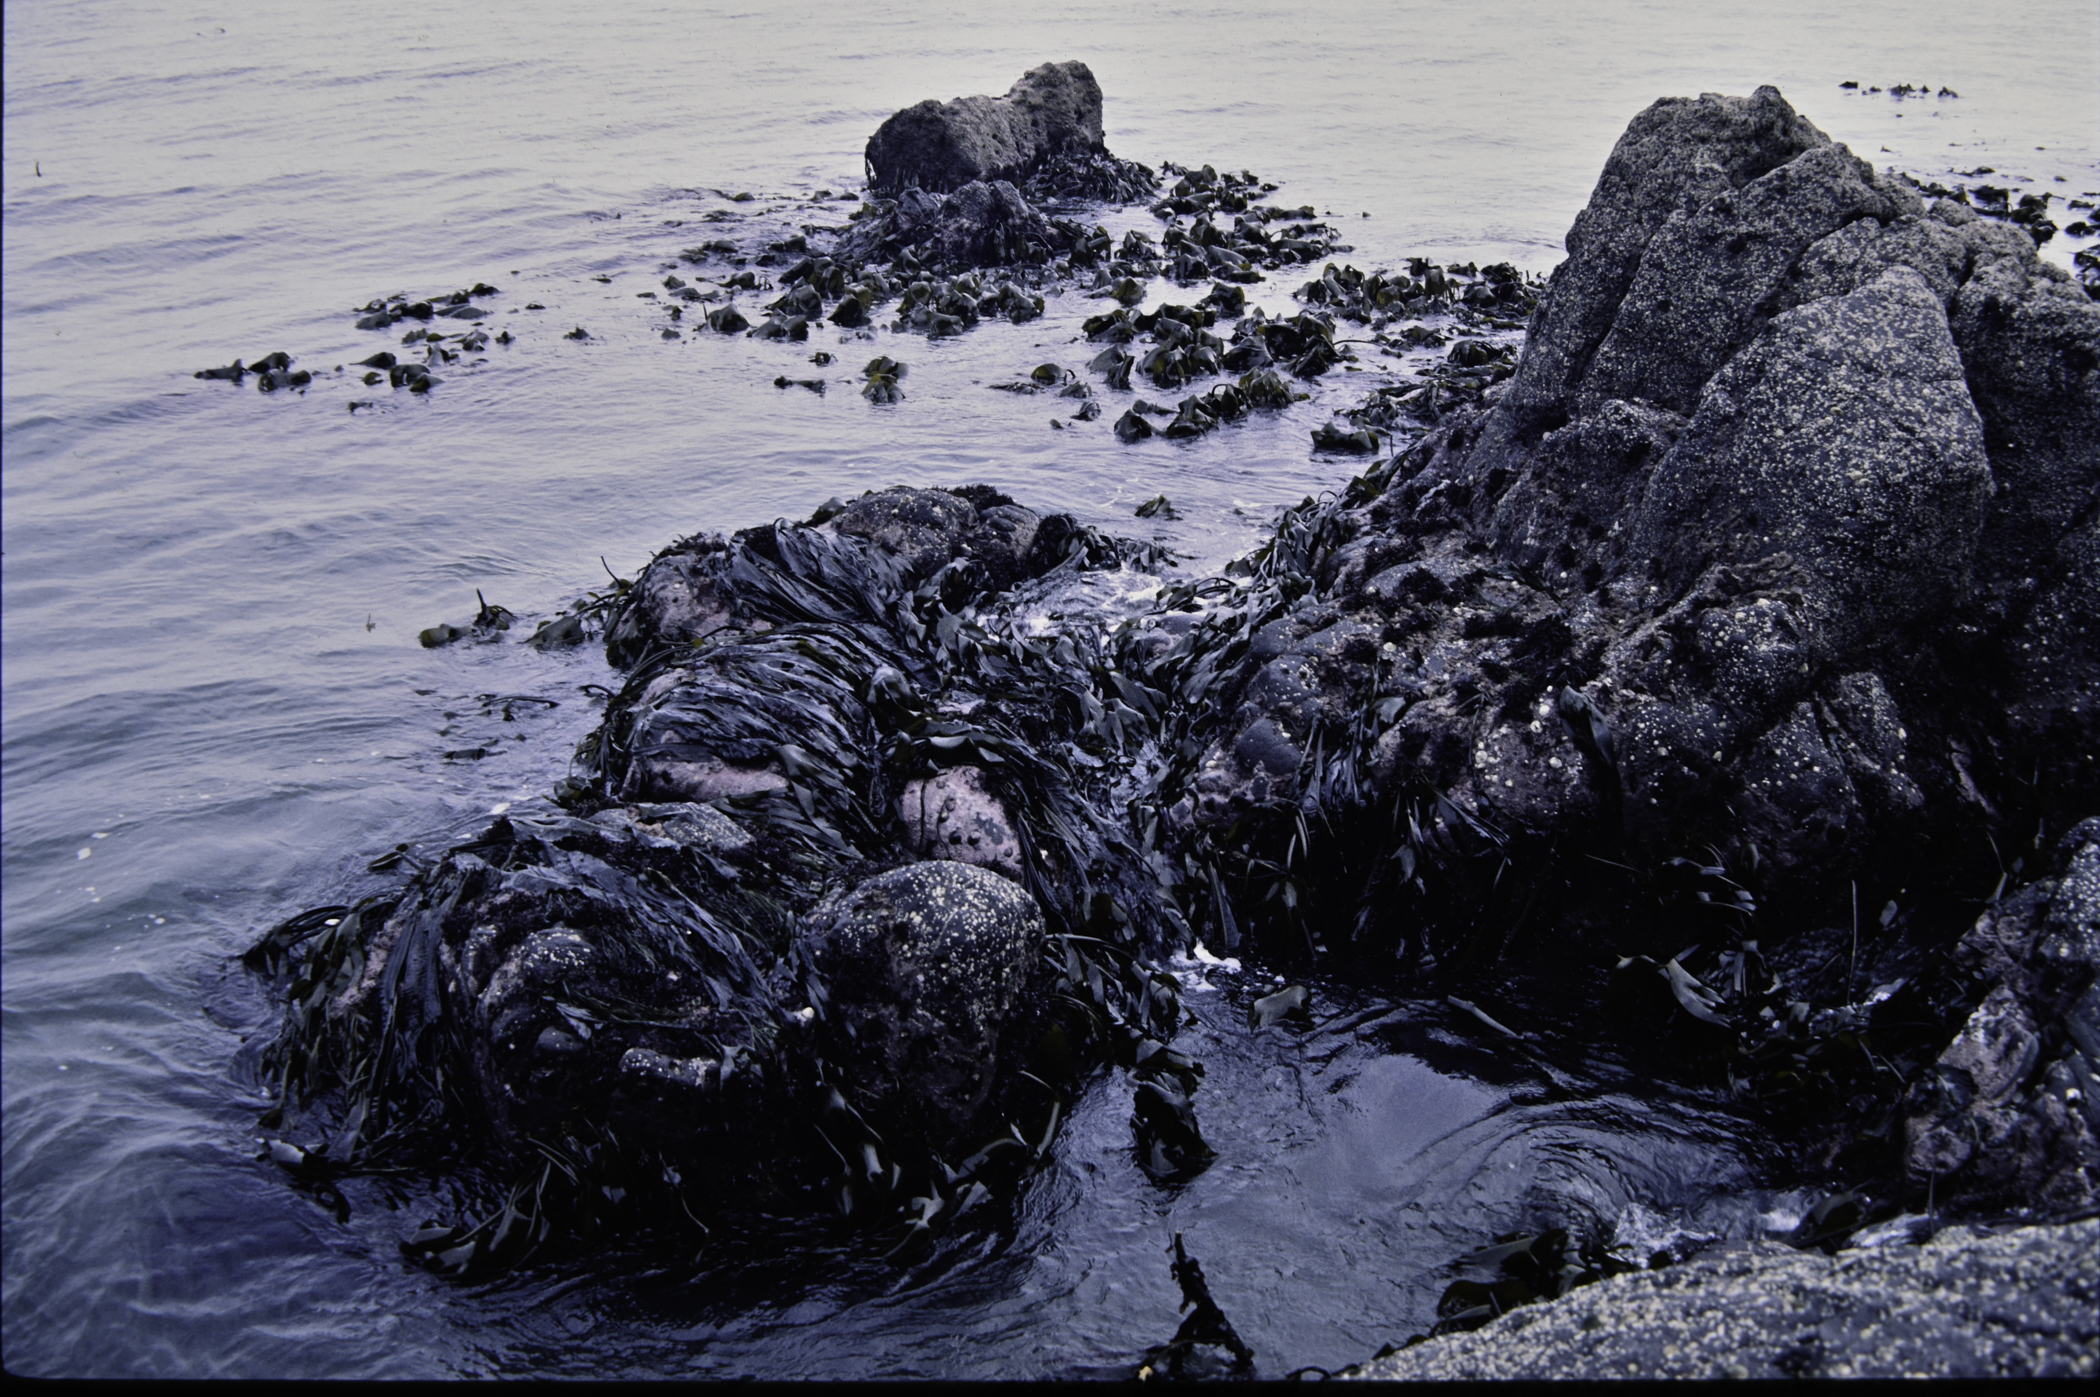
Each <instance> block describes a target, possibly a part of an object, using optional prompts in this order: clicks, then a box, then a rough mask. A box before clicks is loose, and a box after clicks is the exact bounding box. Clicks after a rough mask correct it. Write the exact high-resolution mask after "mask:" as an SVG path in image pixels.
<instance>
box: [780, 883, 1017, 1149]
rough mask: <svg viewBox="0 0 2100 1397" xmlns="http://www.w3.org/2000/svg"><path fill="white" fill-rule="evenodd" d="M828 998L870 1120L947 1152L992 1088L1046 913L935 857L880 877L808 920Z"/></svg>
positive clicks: (830, 1019)
mask: <svg viewBox="0 0 2100 1397" xmlns="http://www.w3.org/2000/svg"><path fill="white" fill-rule="evenodd" d="M804 925H805V931H804V935H805V936H806V937H808V938H809V947H810V957H811V960H812V962H813V964H814V965H815V966H816V968H817V970H818V972H819V973H820V974H821V975H823V977H824V979H825V983H826V984H827V986H828V987H829V993H828V997H827V999H826V1002H825V1004H824V1006H823V1009H822V1011H821V1019H822V1025H823V1031H824V1033H825V1034H826V1036H827V1040H828V1041H829V1042H830V1043H831V1045H832V1051H833V1053H834V1054H836V1055H837V1056H839V1057H840V1058H841V1059H847V1060H851V1061H852V1062H854V1063H855V1064H856V1065H857V1067H858V1069H859V1071H860V1074H861V1075H860V1080H861V1081H862V1083H863V1085H864V1099H865V1100H866V1101H867V1103H868V1106H867V1109H868V1110H869V1111H870V1112H872V1113H873V1114H875V1115H877V1116H880V1117H883V1118H885V1119H890V1120H897V1121H908V1122H909V1123H910V1124H911V1125H913V1126H914V1127H916V1128H917V1129H918V1130H920V1131H923V1132H926V1133H927V1134H928V1137H929V1138H930V1139H931V1140H932V1141H933V1142H934V1143H935V1146H936V1148H946V1147H947V1146H948V1145H949V1144H950V1143H952V1142H954V1141H955V1140H956V1139H957V1138H958V1137H959V1136H960V1135H961V1133H962V1132H963V1131H964V1130H965V1129H966V1128H967V1127H968V1126H969V1125H970V1124H971V1122H972V1121H973V1120H974V1119H975V1118H976V1116H977V1114H978V1112H979V1111H980V1110H981V1109H982V1108H983V1106H984V1104H985V1103H986V1101H987V1100H989V1099H990V1097H991V1093H992V1089H993V1086H994V1084H995V1083H996V1082H997V1081H998V1078H999V1065H1000V1048H1001V1042H1002V1037H1003V1035H1004V1033H1005V1031H1006V1030H1007V1028H1008V1027H1009V1026H1010V1025H1011V1024H1012V1023H1013V1021H1014V1018H1015V1011H1016V1009H1017V1007H1018V1006H1019V1005H1020V1003H1021V999H1022V992H1023V990H1024V989H1025V988H1026V987H1027V985H1028V984H1029V981H1030V979H1031V978H1032V977H1033V975H1034V974H1035V972H1036V970H1037V968H1038V963H1039V961H1040V959H1041V954H1042V944H1043V914H1042V910H1041V909H1040V908H1038V907H1037V906H1036V903H1035V899H1034V898H1032V897H1030V896H1029V895H1028V893H1027V891H1026V890H1025V889H1023V888H1022V887H1020V886H1019V884H1017V883H1016V882H1015V881H1014V880H1013V879H1011V878H1005V877H1001V876H999V875H998V874H997V873H994V872H991V871H990V870H988V869H985V868H980V867H977V866H975V865H973V864H970V863H965V862H960V861H952V860H936V861H933V862H928V863H915V864H909V865H906V866H905V867H903V868H899V869H894V870H892V871H890V872H888V873H883V874H878V875H877V876H875V877H873V878H870V879H868V880H867V881H865V882H863V883H861V884H860V885H859V886H857V887H855V888H854V889H853V890H852V891H851V892H849V893H845V894H842V895H838V896H835V897H834V898H832V899H830V900H827V901H826V902H824V903H823V904H821V905H819V906H818V907H816V908H815V909H813V910H812V911H811V912H810V914H809V915H808V917H807V918H806V919H805V923H804Z"/></svg>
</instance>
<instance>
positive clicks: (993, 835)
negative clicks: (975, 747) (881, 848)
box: [897, 766, 1021, 882]
mask: <svg viewBox="0 0 2100 1397" xmlns="http://www.w3.org/2000/svg"><path fill="white" fill-rule="evenodd" d="M897 813H898V814H899V815H901V816H902V817H903V819H904V828H905V838H906V840H907V842H908V843H909V844H910V846H911V849H912V852H914V853H916V854H918V855H920V856H921V857H923V858H929V859H953V860H955V861H956V862H958V863H974V864H976V865H978V866H979V867H981V868H989V869H992V870H994V871H995V872H999V873H1003V874H1005V875H1006V876H1007V877H1009V878H1012V879H1013V880H1015V881H1016V882H1019V881H1020V879H1021V841H1020V838H1019V836H1017V835H1016V834H1015V833H1014V820H1013V815H1012V813H1011V812H1010V811H1008V810H1007V808H1006V803H1005V802H1004V801H1002V800H1000V799H999V797H998V796H996V795H994V794H993V793H992V791H991V789H990V788H989V787H987V786H986V785H985V780H984V772H983V771H982V770H981V769H980V768H978V767H974V766H953V767H949V768H948V769H947V770H946V771H942V772H938V773H936V774H934V775H932V776H928V777H923V778H921V779H920V780H917V781H912V782H909V783H907V784H906V786H905V787H904V794H903V795H902V796H900V797H898V800H897Z"/></svg>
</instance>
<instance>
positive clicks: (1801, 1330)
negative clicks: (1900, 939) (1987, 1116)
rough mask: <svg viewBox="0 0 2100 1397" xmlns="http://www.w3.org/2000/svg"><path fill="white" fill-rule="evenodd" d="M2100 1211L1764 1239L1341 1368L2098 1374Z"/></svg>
mask: <svg viewBox="0 0 2100 1397" xmlns="http://www.w3.org/2000/svg"><path fill="white" fill-rule="evenodd" d="M2096 1370H2100V1222H2093V1221H2086V1222H2078V1223H2071V1224H2067V1225H2064V1226H2061V1227H2025V1228H2018V1229H2014V1230H2009V1231H2002V1232H1993V1231H1983V1230H1979V1229H1971V1228H1953V1229H1949V1230H1947V1231H1944V1232H1942V1233H1940V1234H1939V1235H1938V1236H1937V1237H1935V1238H1934V1239H1933V1240H1932V1241H1930V1242H1928V1243H1926V1244H1925V1245H1923V1246H1901V1245H1889V1246H1881V1247H1874V1248H1868V1249H1860V1250H1852V1251H1843V1252H1839V1253H1838V1254H1837V1255H1836V1256H1834V1257H1826V1256H1824V1255H1822V1254H1821V1253H1819V1252H1813V1251H1796V1250H1795V1249H1793V1248H1792V1247H1787V1246H1782V1245H1779V1244H1777V1243H1762V1244H1757V1245H1753V1246H1745V1247H1741V1248H1739V1249H1733V1250H1728V1251H1720V1252H1710V1253H1707V1254H1705V1255H1702V1256H1699V1257H1695V1258H1693V1259H1692V1260H1691V1261H1688V1262H1685V1263H1683V1264H1681V1265H1677V1266H1671V1267H1668V1268H1666V1269H1663V1270H1660V1271H1640V1272H1635V1273H1633V1274H1631V1275H1625V1276H1618V1277H1614V1278H1613V1279H1611V1280H1607V1281H1600V1282H1598V1283H1597V1284H1595V1285H1591V1286H1585V1287H1583V1288H1581V1289H1579V1290H1576V1291H1575V1292H1574V1293H1572V1294H1570V1295H1567V1296H1565V1297H1563V1298H1561V1299H1559V1300H1555V1301H1552V1302H1549V1303H1546V1304H1541V1305H1531V1306H1525V1307H1523V1308H1521V1309H1517V1310H1512V1311H1511V1312H1510V1313H1509V1314H1507V1315H1505V1316H1503V1317H1502V1318H1501V1319H1498V1320H1496V1321H1494V1322H1493V1323H1491V1324H1489V1325H1488V1326H1487V1327H1485V1328H1483V1329H1479V1330H1476V1331H1474V1332H1473V1333H1470V1334H1455V1335H1449V1336H1446V1337H1444V1338H1439V1339H1431V1340H1429V1341H1428V1342H1426V1343H1422V1344H1418V1345H1416V1346H1414V1347H1412V1348H1408V1349H1402V1350H1401V1351H1400V1352H1398V1353H1394V1354H1390V1355H1388V1356H1387V1357H1384V1358H1379V1359H1375V1360H1373V1361H1371V1362H1369V1363H1366V1364H1364V1365H1363V1366H1362V1367H1361V1368H1357V1369H1353V1370H1350V1371H1349V1372H1347V1373H1345V1374H1343V1376H1345V1377H1351V1378H1369V1379H1375V1380H1382V1381H1443V1382H1450V1381H1480V1380H1502V1379H1510V1378H1528V1379H1542V1378H1574V1379H1592V1380H1595V1379H1625V1378H1926V1377H1931V1378H1986V1377H2022V1378H2024V1377H2065V1378H2068V1377H2084V1378H2090V1377H2092V1376H2093V1375H2094V1374H2095V1372H2096Z"/></svg>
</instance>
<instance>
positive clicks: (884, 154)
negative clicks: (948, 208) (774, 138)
mask: <svg viewBox="0 0 2100 1397" xmlns="http://www.w3.org/2000/svg"><path fill="white" fill-rule="evenodd" d="M1103 149H1105V147H1104V145H1103V142H1102V131H1101V84H1100V83H1098V82H1096V81H1095V80H1094V74H1093V72H1092V71H1091V70H1090V69H1089V68H1088V67H1087V66H1086V64H1084V63H1078V62H1069V63H1045V64H1042V65H1040V66H1039V67H1035V68H1031V69H1029V70H1028V72H1027V73H1026V74H1024V75H1023V76H1022V78H1021V80H1020V81H1019V82H1017V83H1015V84H1014V85H1013V87H1012V89H1011V90H1009V91H1008V92H1007V94H1006V95H1005V96H1004V97H984V96H977V97H958V98H956V99H955V100H954V101H952V102H937V101H935V100H933V99H932V98H928V99H927V100H925V101H923V102H920V103H918V104H917V105H915V106H910V107H906V108H905V109H904V110H902V111H900V112H898V113H897V114H896V115H895V116H892V117H891V118H890V119H889V120H888V121H885V122H884V123H882V125H881V126H880V127H879V128H877V130H876V132H875V134H874V135H873V136H871V137H869V139H868V149H867V166H868V187H869V188H870V189H872V190H875V191H877V192H880V193H888V194H894V193H896V192H898V191H900V190H903V189H906V188H911V187H914V186H915V187H917V188H920V189H927V190H934V191H937V192H943V193H945V192H947V191H949V190H956V189H961V188H962V187H963V186H964V185H966V184H969V183H971V182H972V181H985V182H989V181H992V180H1008V181H1013V182H1019V181H1020V180H1021V179H1022V178H1023V177H1024V176H1025V175H1026V174H1027V173H1028V171H1029V170H1030V169H1031V168H1032V167H1033V166H1035V165H1036V164H1037V163H1038V162H1040V161H1041V160H1043V159H1044V158H1045V157H1048V156H1051V155H1056V154H1060V153H1066V152H1072V153H1078V152H1085V151H1100V150H1103Z"/></svg>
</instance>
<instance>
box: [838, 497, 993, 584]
mask: <svg viewBox="0 0 2100 1397" xmlns="http://www.w3.org/2000/svg"><path fill="white" fill-rule="evenodd" d="M976 524H977V510H976V509H975V507H973V506H972V505H971V504H970V502H969V501H968V500H965V499H962V498H960V497H958V496H956V495H952V494H950V493H948V492H947V491H946V490H914V489H911V488H908V487H905V486H897V487H894V488H892V489H888V490H878V491H876V492H875V493H874V494H872V495H863V496H862V497H861V498H859V499H857V500H855V501H853V503H851V504H849V505H847V506H846V508H845V509H844V510H843V511H842V512H840V514H839V515H838V517H837V518H835V519H834V520H833V521H832V527H833V528H835V529H837V530H838V531H839V532H840V533H842V534H844V535H846V536H847V537H848V538H859V539H866V540H867V541H868V542H870V543H872V544H875V545H877V546H878V547H880V548H883V549H884V550H886V551H888V552H890V553H893V554H895V555H896V556H897V558H898V559H899V560H900V561H902V562H903V563H904V565H905V567H906V568H907V569H908V570H909V572H910V574H911V576H912V578H913V580H915V581H917V580H922V579H924V578H926V577H930V576H931V575H932V574H933V573H935V572H937V571H938V570H939V569H940V568H941V567H942V566H943V565H945V564H946V563H947V562H949V560H951V559H952V558H954V557H955V553H956V549H957V547H958V546H959V545H960V544H961V542H962V540H963V537H964V535H966V534H967V533H969V532H970V530H971V529H973V528H974V527H976Z"/></svg>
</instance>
